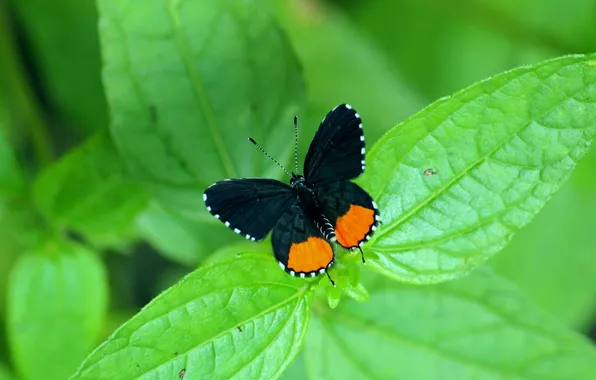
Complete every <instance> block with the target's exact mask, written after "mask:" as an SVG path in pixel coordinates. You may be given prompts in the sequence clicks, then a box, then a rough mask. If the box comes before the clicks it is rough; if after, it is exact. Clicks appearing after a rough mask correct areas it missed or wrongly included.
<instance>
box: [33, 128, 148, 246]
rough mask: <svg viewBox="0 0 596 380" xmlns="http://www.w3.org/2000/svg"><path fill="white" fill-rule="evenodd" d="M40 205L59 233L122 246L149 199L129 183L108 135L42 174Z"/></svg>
mask: <svg viewBox="0 0 596 380" xmlns="http://www.w3.org/2000/svg"><path fill="white" fill-rule="evenodd" d="M34 196H35V202H36V204H37V206H38V207H39V209H40V211H41V212H42V213H43V215H44V216H45V217H46V218H47V219H48V220H49V221H50V223H51V224H52V225H53V226H54V227H55V228H57V229H59V230H65V229H73V230H75V231H77V232H79V233H82V234H84V235H85V236H86V237H87V238H90V239H91V240H92V241H93V242H94V243H106V244H107V243H118V242H119V240H120V238H121V237H122V235H126V234H129V233H130V231H131V230H132V228H133V226H134V221H135V218H136V217H137V215H138V214H139V213H140V212H141V211H142V210H143V208H144V207H145V206H146V204H147V196H146V195H145V193H144V191H143V190H142V189H141V188H140V187H139V186H138V184H137V183H135V182H133V181H132V180H130V179H129V178H128V176H127V173H126V172H125V169H124V168H123V167H122V163H121V162H120V156H119V154H118V152H117V150H116V148H115V147H114V145H113V143H112V141H111V139H110V137H109V136H108V134H107V132H101V133H99V134H98V135H96V136H94V137H92V138H90V139H89V140H88V141H87V142H85V143H84V144H83V145H81V146H79V147H77V148H75V149H73V150H72V151H71V152H70V153H69V154H67V155H65V156H63V157H62V158H61V159H60V160H59V161H57V162H55V163H54V164H52V165H51V166H50V167H48V168H47V169H46V170H45V171H44V172H42V173H41V174H40V176H39V177H38V179H37V181H36V182H35V185H34Z"/></svg>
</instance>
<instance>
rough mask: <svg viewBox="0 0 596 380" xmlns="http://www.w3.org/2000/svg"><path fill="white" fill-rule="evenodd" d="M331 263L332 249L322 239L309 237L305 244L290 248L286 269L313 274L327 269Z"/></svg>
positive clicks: (293, 245) (296, 244) (294, 245)
mask: <svg viewBox="0 0 596 380" xmlns="http://www.w3.org/2000/svg"><path fill="white" fill-rule="evenodd" d="M331 261H333V249H331V245H329V243H327V241H325V240H324V239H322V238H318V237H314V236H312V237H309V238H308V239H307V240H306V241H305V242H302V243H294V244H292V246H291V247H290V253H289V256H288V269H291V270H293V271H295V272H314V271H318V270H319V269H323V268H327V266H328V265H329V263H331Z"/></svg>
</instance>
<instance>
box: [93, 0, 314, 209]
mask: <svg viewBox="0 0 596 380" xmlns="http://www.w3.org/2000/svg"><path fill="white" fill-rule="evenodd" d="M98 4H99V13H100V40H101V46H102V52H103V57H104V61H105V69H104V74H103V78H104V84H105V87H106V92H107V97H108V103H109V105H110V108H111V114H112V123H111V130H112V133H113V136H114V138H115V142H116V145H117V146H118V148H119V149H120V151H121V152H122V154H123V157H124V158H125V159H126V161H127V162H128V163H129V164H130V166H131V169H132V171H133V173H134V174H135V175H136V176H137V177H138V178H140V179H142V180H143V181H144V182H145V183H146V184H147V186H148V188H150V189H152V190H153V191H154V194H156V195H157V196H159V198H160V201H161V202H163V203H164V205H169V207H172V206H179V207H180V208H181V209H199V208H200V209H203V208H204V205H203V201H202V197H201V193H202V191H203V190H204V189H205V188H206V187H207V186H208V185H210V184H211V183H213V182H215V181H217V180H221V179H223V178H225V177H246V176H254V175H261V174H264V170H263V168H269V170H270V171H271V172H273V173H275V174H276V176H279V175H280V171H279V169H278V168H275V167H274V165H272V164H271V162H270V161H269V160H268V159H267V158H266V157H264V156H263V155H262V154H261V153H260V152H259V151H257V150H256V149H255V147H254V146H252V145H251V144H250V143H249V142H248V141H247V140H246V137H247V136H252V137H254V138H255V139H256V140H257V141H258V142H260V143H261V144H262V145H263V146H264V147H266V148H267V150H268V151H269V153H271V154H272V155H273V156H275V157H277V158H280V159H282V160H284V159H285V158H286V157H288V156H289V152H290V151H291V150H292V144H291V143H288V142H289V141H291V140H292V128H291V126H292V117H293V115H294V114H295V113H296V111H297V108H298V105H299V103H300V101H301V99H302V97H303V91H304V90H303V84H302V80H301V76H300V72H299V67H298V62H297V60H296V58H295V56H294V54H293V52H292V50H291V48H290V46H289V44H288V42H287V40H286V37H285V35H284V34H283V32H282V30H281V29H280V28H279V27H278V25H277V23H276V21H275V19H274V17H273V16H272V14H271V10H270V7H269V5H268V3H266V2H262V1H258V0H249V1H232V0H226V1H207V2H206V1H190V0H167V1H161V0H159V1H158V0H150V1H145V0H143V1H140V0H127V1H121V0H99V1H98ZM284 126H285V127H284Z"/></svg>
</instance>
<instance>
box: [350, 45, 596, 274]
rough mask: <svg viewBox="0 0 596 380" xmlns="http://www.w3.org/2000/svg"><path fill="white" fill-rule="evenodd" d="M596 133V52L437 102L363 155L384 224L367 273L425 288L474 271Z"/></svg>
mask: <svg viewBox="0 0 596 380" xmlns="http://www.w3.org/2000/svg"><path fill="white" fill-rule="evenodd" d="M595 134H596V56H594V55H588V56H583V55H579V56H569V57H562V58H558V59H555V60H551V61H546V62H543V63H540V64H538V65H535V66H527V67H522V68H519V69H516V70H512V71H509V72H506V73H503V74H501V75H498V76H496V77H493V78H490V79H487V80H486V81H483V82H480V83H477V84H475V85H473V86H471V87H469V88H467V89H464V90H462V91H460V92H458V93H456V94H455V95H453V96H451V97H448V98H444V99H441V100H439V101H437V102H436V103H434V104H432V105H430V106H429V107H427V108H426V109H424V110H422V111H421V112H419V113H418V114H416V115H415V116H413V117H412V118H410V119H408V120H406V121H405V122H403V123H401V124H399V125H398V126H396V127H395V128H394V129H392V130H391V131H389V132H388V133H387V134H386V135H385V136H383V138H382V139H381V140H379V142H378V143H377V144H376V145H375V146H374V147H373V149H372V150H371V152H370V153H369V155H368V157H367V170H366V171H365V173H364V177H363V178H362V180H361V181H360V183H361V184H362V185H363V186H364V187H365V188H367V189H369V190H370V192H371V194H372V196H373V198H374V199H375V200H376V201H377V203H378V204H379V207H380V210H381V214H382V218H383V224H382V226H381V228H380V229H379V230H378V231H377V233H376V234H375V235H374V237H373V241H372V244H369V245H368V247H367V248H368V251H369V256H370V260H369V262H370V266H371V267H372V268H374V269H376V270H378V271H380V272H382V273H384V274H386V275H388V276H391V277H394V278H397V279H400V280H404V281H408V282H421V283H422V282H425V283H428V282H438V281H444V280H446V279H450V278H455V277H459V276H461V275H462V274H464V273H467V272H469V271H470V270H471V269H472V268H474V267H475V266H477V265H479V264H480V263H482V262H483V261H485V260H486V259H488V258H489V257H490V256H492V255H493V254H494V253H496V252H497V251H499V250H501V249H502V248H503V247H504V246H505V245H506V244H507V242H508V241H509V240H510V239H511V237H512V235H513V234H514V233H515V232H516V231H518V230H519V229H520V228H522V227H523V226H525V225H526V224H527V223H528V222H529V221H530V220H531V219H532V217H533V216H534V215H535V214H536V213H537V212H538V211H540V209H541V208H542V207H543V206H544V204H545V203H546V201H547V200H548V199H550V197H551V196H552V195H553V194H554V193H555V192H556V191H557V190H558V189H559V187H560V186H561V185H562V184H563V183H564V182H565V180H566V179H567V178H568V177H569V175H570V174H571V172H572V170H573V168H574V167H575V164H576V162H577V161H578V160H579V159H580V158H582V157H583V156H584V155H585V153H586V152H587V150H588V148H589V146H590V143H591V141H592V139H593V137H594V135H595ZM429 168H430V169H432V170H431V171H430V172H429V171H427V169H429ZM428 173H431V174H430V175H429V174H428ZM432 173H434V174H432Z"/></svg>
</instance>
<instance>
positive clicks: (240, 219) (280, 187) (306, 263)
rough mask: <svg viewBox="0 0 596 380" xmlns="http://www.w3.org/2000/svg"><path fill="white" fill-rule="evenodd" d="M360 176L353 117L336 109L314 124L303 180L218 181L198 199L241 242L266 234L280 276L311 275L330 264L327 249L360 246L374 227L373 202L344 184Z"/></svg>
mask: <svg viewBox="0 0 596 380" xmlns="http://www.w3.org/2000/svg"><path fill="white" fill-rule="evenodd" d="M251 141H253V140H251ZM253 142H254V141H253ZM363 170H364V135H363V133H362V123H361V121H360V116H359V115H358V113H356V112H355V111H354V110H353V109H352V107H350V106H349V105H340V106H338V107H336V108H334V109H333V110H332V111H331V112H329V113H328V114H327V116H326V117H325V119H323V121H322V122H321V126H320V127H319V130H318V131H317V133H316V134H315V137H314V138H313V141H312V142H311V145H310V148H309V150H308V153H307V155H306V159H305V164H304V175H298V174H294V173H292V174H291V180H290V183H289V184H286V183H284V182H281V181H277V180H274V179H266V178H242V179H229V180H223V181H219V182H217V183H215V184H213V185H211V186H210V187H209V188H208V189H207V190H206V191H205V193H204V195H203V199H204V200H205V204H206V206H207V210H208V211H209V212H210V213H211V214H213V215H214V216H215V217H216V218H217V219H219V220H221V221H222V222H223V223H224V224H225V225H226V226H227V227H229V228H230V229H232V230H233V231H234V232H236V233H238V234H241V235H242V236H244V237H245V238H247V239H250V240H253V241H260V240H262V239H264V238H265V237H266V236H267V234H268V233H269V232H270V231H272V236H271V243H272V246H273V253H274V256H275V258H276V259H277V261H278V262H279V264H280V266H281V267H282V268H283V269H284V270H285V271H286V272H288V273H289V274H291V275H293V276H299V277H307V276H315V275H317V274H321V273H325V271H326V270H327V269H328V268H329V267H330V266H331V265H333V263H334V259H335V254H334V250H333V247H332V244H334V243H338V244H339V245H341V246H342V247H344V248H347V249H353V248H360V246H362V244H363V243H364V242H366V241H367V240H368V239H369V238H370V236H371V235H372V233H374V231H375V230H376V228H377V225H378V223H379V220H380V218H379V212H378V209H377V207H376V205H375V203H374V201H373V200H372V198H371V197H370V195H369V194H368V193H367V192H366V191H365V190H363V189H362V188H361V187H359V186H358V185H356V184H355V183H353V182H350V179H353V178H355V177H357V176H358V175H360V174H361V173H362V172H363Z"/></svg>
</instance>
